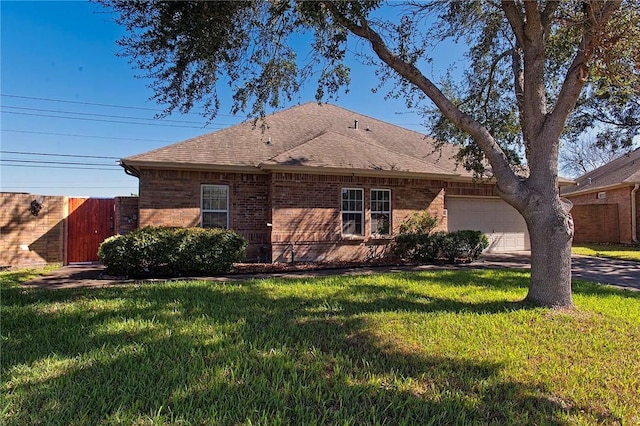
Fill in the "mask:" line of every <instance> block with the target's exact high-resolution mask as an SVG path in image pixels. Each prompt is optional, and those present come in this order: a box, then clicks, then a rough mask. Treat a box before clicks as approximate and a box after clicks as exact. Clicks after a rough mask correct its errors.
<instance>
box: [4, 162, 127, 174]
mask: <svg viewBox="0 0 640 426" xmlns="http://www.w3.org/2000/svg"><path fill="white" fill-rule="evenodd" d="M2 167H33V168H38V169H78V170H109V171H112V172H119V170H118V169H107V168H100V167H68V166H37V165H33V164H3V165H2Z"/></svg>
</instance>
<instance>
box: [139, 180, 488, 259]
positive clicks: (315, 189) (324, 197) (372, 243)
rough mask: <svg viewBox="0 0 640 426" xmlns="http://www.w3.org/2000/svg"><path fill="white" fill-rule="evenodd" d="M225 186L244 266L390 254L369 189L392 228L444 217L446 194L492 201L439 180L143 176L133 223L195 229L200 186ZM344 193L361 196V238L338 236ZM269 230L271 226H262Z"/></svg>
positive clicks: (478, 190) (474, 188) (483, 189)
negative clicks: (414, 219) (382, 193)
mask: <svg viewBox="0 0 640 426" xmlns="http://www.w3.org/2000/svg"><path fill="white" fill-rule="evenodd" d="M202 184H214V185H228V186H229V203H230V227H231V228H232V229H234V230H235V231H237V232H239V233H241V234H242V235H244V236H245V237H246V238H247V239H248V240H249V251H248V255H247V257H248V259H247V260H262V261H264V260H267V259H268V258H269V257H270V258H271V260H272V261H274V262H289V261H291V260H292V259H293V260H295V261H330V260H352V259H364V258H367V257H376V256H380V255H382V254H383V253H385V252H386V251H387V250H388V248H389V243H390V240H389V239H388V238H376V237H373V236H372V235H371V231H370V227H371V224H370V210H369V206H370V204H369V203H370V190H371V189H389V190H391V204H392V214H391V216H392V217H391V221H392V223H391V226H392V230H394V231H396V232H397V229H398V227H399V226H400V224H401V223H402V221H403V220H404V219H406V217H407V216H408V215H410V214H411V213H413V212H416V211H419V210H423V209H427V211H428V212H429V213H430V214H431V215H432V216H435V217H438V218H439V219H440V224H439V226H438V228H437V229H438V230H446V229H447V218H446V217H443V210H444V198H445V193H453V194H454V195H460V194H464V195H476V196H482V195H494V191H493V186H492V185H489V184H475V183H447V182H444V181H439V180H426V179H404V178H384V177H363V176H329V175H316V174H304V173H272V174H261V173H256V174H243V173H220V172H201V171H171V170H144V169H143V170H142V171H141V174H140V198H139V225H140V226H141V227H144V226H150V225H154V226H184V227H188V226H199V224H200V205H201V199H200V197H201V193H200V191H201V185H202ZM342 188H362V189H363V190H364V206H365V212H364V230H365V235H364V236H363V237H361V238H360V237H355V238H354V237H348V236H343V235H342V233H341V191H342ZM268 224H271V225H272V226H268Z"/></svg>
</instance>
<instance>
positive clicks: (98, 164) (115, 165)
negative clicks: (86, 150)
mask: <svg viewBox="0 0 640 426" xmlns="http://www.w3.org/2000/svg"><path fill="white" fill-rule="evenodd" d="M5 162H10V163H34V164H64V165H73V166H105V167H106V166H110V167H120V166H119V165H118V164H105V163H73V162H68V161H42V160H16V159H13V158H3V159H0V163H5Z"/></svg>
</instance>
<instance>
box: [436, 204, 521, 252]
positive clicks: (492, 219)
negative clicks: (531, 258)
mask: <svg viewBox="0 0 640 426" xmlns="http://www.w3.org/2000/svg"><path fill="white" fill-rule="evenodd" d="M447 212H448V214H447V216H448V217H447V220H448V223H449V231H457V230H460V229H475V230H478V231H482V232H484V233H485V234H487V237H489V248H488V249H487V250H488V251H492V252H510V251H520V250H530V245H529V234H528V232H527V225H526V223H525V221H524V219H523V218H522V216H521V215H520V213H518V211H517V210H516V209H514V208H513V207H511V206H510V205H508V204H507V203H505V202H504V201H502V200H499V199H492V198H484V199H480V198H448V199H447Z"/></svg>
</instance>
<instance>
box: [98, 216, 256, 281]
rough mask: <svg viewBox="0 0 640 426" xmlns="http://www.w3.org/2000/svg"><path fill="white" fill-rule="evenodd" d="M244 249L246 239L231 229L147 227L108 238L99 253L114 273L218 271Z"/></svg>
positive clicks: (240, 256)
mask: <svg viewBox="0 0 640 426" xmlns="http://www.w3.org/2000/svg"><path fill="white" fill-rule="evenodd" d="M246 248H247V241H246V240H245V239H244V238H243V237H242V236H241V235H239V234H237V233H236V232H234V231H230V230H222V229H203V228H165V227H146V228H142V229H137V230H135V231H133V232H131V233H129V234H127V235H116V236H114V237H110V238H107V239H106V240H105V241H104V242H103V243H102V244H101V245H100V249H99V250H98V256H99V257H100V261H101V262H102V263H103V264H104V265H105V267H106V269H107V272H108V273H110V274H116V275H140V274H145V273H150V274H163V275H179V274H182V273H196V274H201V273H207V274H219V273H226V272H229V270H230V269H231V267H232V266H233V263H235V262H240V261H242V259H244V257H245V254H246Z"/></svg>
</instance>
